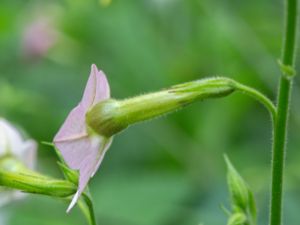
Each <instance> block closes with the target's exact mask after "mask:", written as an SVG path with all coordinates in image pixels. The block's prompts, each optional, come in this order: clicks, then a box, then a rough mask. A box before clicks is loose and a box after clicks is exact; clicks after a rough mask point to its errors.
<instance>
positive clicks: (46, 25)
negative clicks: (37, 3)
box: [23, 16, 58, 58]
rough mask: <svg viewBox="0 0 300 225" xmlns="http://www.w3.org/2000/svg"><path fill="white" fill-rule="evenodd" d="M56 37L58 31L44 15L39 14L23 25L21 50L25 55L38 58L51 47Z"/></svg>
mask: <svg viewBox="0 0 300 225" xmlns="http://www.w3.org/2000/svg"><path fill="white" fill-rule="evenodd" d="M57 39H58V32H57V30H56V29H55V27H54V26H53V24H52V23H51V21H50V18H48V17H46V16H39V17H38V18H36V19H35V20H34V21H33V22H31V23H30V24H28V25H27V26H26V27H25V30H24V34H23V50H24V53H25V56H27V57H34V58H39V57H42V56H44V55H46V53H47V52H48V50H49V49H50V48H51V47H53V46H54V45H55V44H56V42H57Z"/></svg>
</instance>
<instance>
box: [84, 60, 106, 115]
mask: <svg viewBox="0 0 300 225" xmlns="http://www.w3.org/2000/svg"><path fill="white" fill-rule="evenodd" d="M109 97H110V89H109V85H108V82H107V79H106V76H105V74H104V73H103V72H102V71H98V68H97V66H96V65H95V64H93V65H92V67H91V73H90V77H89V79H88V82H87V85H86V87H85V90H84V93H83V97H82V100H81V104H82V106H83V108H84V109H86V110H88V109H89V108H90V107H91V106H92V105H94V104H97V103H98V102H100V101H102V100H105V99H108V98H109Z"/></svg>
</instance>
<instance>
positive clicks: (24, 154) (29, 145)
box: [0, 118, 37, 205]
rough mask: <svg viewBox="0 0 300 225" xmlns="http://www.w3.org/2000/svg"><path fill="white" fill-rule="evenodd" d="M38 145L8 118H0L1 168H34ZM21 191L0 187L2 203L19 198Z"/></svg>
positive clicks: (15, 169)
mask: <svg viewBox="0 0 300 225" xmlns="http://www.w3.org/2000/svg"><path fill="white" fill-rule="evenodd" d="M36 149H37V145H36V143H35V141H33V140H24V139H23V137H22V135H21V134H20V132H19V131H18V130H17V129H16V128H15V127H14V126H13V125H11V124H10V123H9V122H8V121H7V120H5V119H3V118H0V168H1V169H4V170H9V171H11V172H15V171H17V170H18V168H19V165H20V164H22V166H25V167H26V168H29V169H33V168H34V167H35V163H36ZM16 162H17V163H16ZM23 196H24V194H23V193H21V192H19V191H11V190H8V189H5V188H1V189H0V205H3V204H5V203H7V202H9V201H11V200H14V199H19V198H21V197H23Z"/></svg>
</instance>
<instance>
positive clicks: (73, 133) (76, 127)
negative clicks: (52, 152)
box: [54, 65, 112, 212]
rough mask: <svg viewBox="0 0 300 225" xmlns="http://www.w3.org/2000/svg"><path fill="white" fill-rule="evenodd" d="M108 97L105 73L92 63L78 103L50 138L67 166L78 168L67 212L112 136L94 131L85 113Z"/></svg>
mask: <svg viewBox="0 0 300 225" xmlns="http://www.w3.org/2000/svg"><path fill="white" fill-rule="evenodd" d="M109 97H110V88H109V84H108V82H107V79H106V76H105V74H104V73H103V72H102V71H99V70H98V69H97V67H96V65H92V68H91V73H90V76H89V79H88V81H87V85H86V87H85V90H84V93H83V97H82V99H81V101H80V103H79V104H78V105H77V106H76V107H75V108H74V109H73V110H72V111H71V112H70V114H69V115H68V117H67V119H66V120H65V122H64V124H63V125H62V127H61V128H60V130H59V131H58V133H57V134H56V136H55V137H54V144H55V146H56V147H57V148H58V150H59V151H60V152H61V154H62V156H63V158H64V160H65V162H66V163H67V165H68V166H69V167H70V168H71V169H74V170H79V184H78V190H77V192H76V194H75V195H74V197H73V200H72V202H71V204H70V205H69V207H68V209H67V212H69V211H70V210H71V209H72V208H73V206H74V205H75V203H76V202H77V200H78V198H79V197H80V195H81V194H82V192H83V191H84V189H85V187H86V185H87V184H88V181H89V179H90V178H91V177H92V176H93V175H94V174H95V172H96V171H97V169H98V167H99V165H100V164H101V161H102V159H103V157H104V155H105V153H106V151H107V149H108V148H109V146H110V144H111V142H112V138H111V137H105V136H101V135H99V134H97V133H96V132H94V131H93V129H91V128H90V127H89V126H88V125H87V124H86V113H87V112H88V111H89V109H91V107H92V106H94V105H95V104H97V103H99V102H101V101H103V100H106V99H108V98H109Z"/></svg>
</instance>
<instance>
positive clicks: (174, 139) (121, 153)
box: [0, 0, 300, 225]
mask: <svg viewBox="0 0 300 225" xmlns="http://www.w3.org/2000/svg"><path fill="white" fill-rule="evenodd" d="M282 11H283V3H282V1H281V0H278V1H271V0H267V1H260V0H253V1H241V0H188V1H187V0H139V1H137V0H126V1H124V0H112V1H109V0H99V1H96V0H49V1H46V0H45V1H37V0H36V1H34V0H31V1H28V0H27V1H25V0H1V2H0V116H1V117H5V118H7V119H8V120H10V121H11V122H13V123H14V124H16V125H18V126H19V127H21V128H23V129H24V130H26V132H27V134H28V136H30V137H32V138H34V139H36V140H37V141H38V142H39V143H40V142H41V141H51V140H52V138H53V136H54V135H55V133H56V132H57V130H58V129H59V127H60V125H61V124H62V122H63V121H64V119H65V117H66V116H67V114H68V112H69V111H70V109H72V108H73V107H74V106H75V105H76V104H77V103H78V101H79V99H80V98H81V95H82V92H83V88H84V86H85V82H86V80H87V77H88V75H89V71H90V66H91V64H92V63H96V64H97V66H98V67H99V68H101V69H102V70H103V71H104V72H105V73H106V74H107V77H108V80H109V82H110V85H111V92H112V96H113V97H114V98H125V97H129V96H134V95H137V94H141V93H146V92H149V91H155V90H159V89H161V88H164V87H168V86H171V85H173V84H177V83H181V82H185V81H190V80H195V79H200V78H204V77H207V76H215V75H224V76H228V77H231V78H234V79H237V80H238V81H240V82H243V83H245V84H248V85H251V86H254V87H256V88H258V89H259V90H261V91H263V92H264V93H265V94H267V95H268V96H269V97H270V98H271V99H273V100H274V99H275V96H276V90H277V88H276V87H277V81H278V78H279V76H280V72H279V69H278V66H277V63H276V60H277V59H278V58H279V57H280V47H281V41H282V38H281V36H282V35H281V33H282V27H283V20H282V18H283V12H282ZM298 53H299V51H298ZM298 59H299V57H298ZM297 67H298V71H299V60H297ZM299 84H300V80H299V78H296V80H295V83H294V89H293V100H292V108H291V118H290V129H289V132H290V137H289V143H288V147H289V149H288V154H287V165H286V171H285V175H286V177H285V191H286V192H285V195H284V203H285V206H284V215H285V216H284V222H285V224H289V225H298V224H299V221H300V215H299V205H300V191H299V188H300V172H299V171H300V151H299V146H300V143H299V141H300V140H299V128H300V102H299V98H300V89H299ZM270 149H271V123H270V118H269V115H268V113H267V111H266V110H265V109H264V108H263V107H262V106H261V105H259V104H258V103H256V102H254V101H253V100H252V99H249V98H248V97H247V96H243V95H241V94H234V95H231V96H229V97H227V98H224V99H216V100H209V101H204V102H199V103H196V104H193V105H192V106H189V107H187V108H185V109H184V110H181V111H179V112H176V113H173V114H170V115H168V116H166V117H162V118H159V119H156V120H153V121H151V122H146V123H142V124H138V125H135V126H132V127H130V128H129V129H127V130H125V131H124V132H122V133H120V134H118V135H117V136H115V139H114V142H113V145H112V147H111V148H110V150H109V152H108V153H107V155H106V157H105V160H104V161H103V163H102V165H101V169H100V170H99V171H98V173H97V175H96V176H95V177H94V178H93V179H92V180H91V182H90V189H91V193H92V195H93V198H94V203H95V211H96V215H97V220H98V222H99V223H100V224H102V225H119V224H122V225H199V224H201V225H202V224H203V225H206V224H207V225H219V224H225V223H226V215H225V213H224V212H223V211H222V209H221V207H220V205H222V204H223V205H224V206H225V207H229V196H228V190H227V186H226V169H225V164H224V160H223V154H224V153H227V154H228V156H229V157H230V158H231V160H232V162H233V163H234V165H235V166H236V167H237V168H238V170H239V172H240V173H241V174H242V175H243V177H244V178H245V179H246V180H247V182H248V183H249V185H250V187H251V188H252V190H253V191H254V193H255V196H256V199H257V205H258V209H259V224H267V220H268V203H269V190H270V188H269V187H270V160H271V150H270ZM38 155H39V157H38V170H39V171H41V172H43V173H45V174H48V175H51V176H53V177H62V175H61V173H60V171H59V169H58V166H57V164H56V161H57V158H56V155H55V153H54V151H53V149H51V148H49V147H46V146H43V145H42V144H39V151H38ZM67 204H68V203H67V202H63V201H60V200H56V199H51V198H48V197H44V196H35V195H29V196H28V197H27V198H26V199H25V200H22V201H16V202H13V203H11V204H9V205H6V206H5V207H2V208H1V209H0V224H1V225H24V224H28V225H41V224H43V225H48V224H49V225H50V224H51V225H52V224H56V225H64V224H72V225H81V224H85V220H84V218H83V216H82V214H81V213H80V211H79V210H78V208H76V209H74V210H73V211H72V212H71V213H70V214H69V215H67V214H66V213H65V210H66V207H67Z"/></svg>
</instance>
